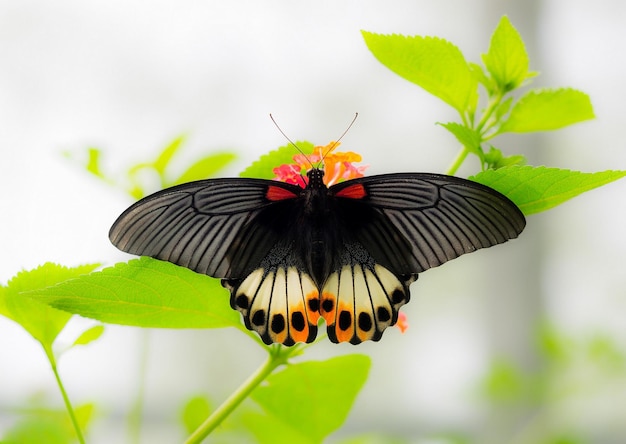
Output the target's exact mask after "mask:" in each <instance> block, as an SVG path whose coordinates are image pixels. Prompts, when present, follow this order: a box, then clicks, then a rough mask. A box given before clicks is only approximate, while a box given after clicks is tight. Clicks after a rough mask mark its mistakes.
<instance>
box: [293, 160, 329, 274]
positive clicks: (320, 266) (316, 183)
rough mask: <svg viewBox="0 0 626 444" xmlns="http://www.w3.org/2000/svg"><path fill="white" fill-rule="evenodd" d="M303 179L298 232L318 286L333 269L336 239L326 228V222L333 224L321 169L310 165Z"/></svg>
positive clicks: (309, 267)
mask: <svg viewBox="0 0 626 444" xmlns="http://www.w3.org/2000/svg"><path fill="white" fill-rule="evenodd" d="M307 178H308V184H307V186H306V188H305V189H304V190H303V192H302V194H301V196H302V198H303V200H304V202H303V205H302V217H303V218H304V219H306V222H305V223H302V224H301V227H302V229H301V230H300V235H301V236H302V237H303V238H304V239H302V240H304V241H305V242H303V243H302V245H303V247H304V248H305V249H306V252H307V253H308V254H306V255H305V257H306V258H307V262H308V263H307V264H306V267H307V268H308V271H309V272H310V274H311V276H312V277H313V279H314V280H315V282H316V284H317V285H318V286H321V285H323V283H324V281H325V280H326V278H327V277H328V275H329V274H330V273H331V272H332V271H333V268H334V265H335V264H333V257H334V252H335V250H336V248H337V242H338V239H337V238H336V235H335V234H336V233H335V231H333V230H332V229H329V225H330V226H332V225H333V223H334V214H333V208H332V207H333V206H332V202H331V201H330V198H329V195H328V188H327V187H326V184H324V171H323V170H320V169H318V168H313V169H311V170H310V171H309V172H308V173H307ZM303 222H304V221H303Z"/></svg>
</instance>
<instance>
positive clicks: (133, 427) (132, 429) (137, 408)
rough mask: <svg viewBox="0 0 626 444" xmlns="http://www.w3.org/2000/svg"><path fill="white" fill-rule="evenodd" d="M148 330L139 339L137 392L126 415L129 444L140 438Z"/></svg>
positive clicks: (136, 442)
mask: <svg viewBox="0 0 626 444" xmlns="http://www.w3.org/2000/svg"><path fill="white" fill-rule="evenodd" d="M150 335H151V332H150V330H149V329H143V330H142V332H141V338H140V347H141V351H140V353H139V374H138V375H137V378H138V381H137V392H136V394H135V400H134V402H133V406H132V408H131V410H130V412H129V414H128V434H129V437H130V442H132V443H135V444H139V442H140V437H141V415H142V414H143V403H144V395H145V389H146V374H147V372H148V357H149V354H150Z"/></svg>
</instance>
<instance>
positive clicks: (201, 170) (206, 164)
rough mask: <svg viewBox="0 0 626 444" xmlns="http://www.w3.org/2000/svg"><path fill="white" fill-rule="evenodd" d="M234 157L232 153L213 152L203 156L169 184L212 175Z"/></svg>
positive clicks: (191, 180) (201, 178) (206, 177)
mask: <svg viewBox="0 0 626 444" xmlns="http://www.w3.org/2000/svg"><path fill="white" fill-rule="evenodd" d="M236 158H237V156H236V155H235V154H233V153H214V154H211V155H209V156H206V157H203V158H202V159H200V160H198V161H197V162H195V163H193V164H192V165H191V166H190V167H189V168H187V170H186V171H185V172H184V173H183V174H181V176H180V177H179V178H178V179H176V180H175V181H174V182H172V183H171V184H170V186H173V185H178V184H181V183H186V182H193V181H194V180H203V179H208V178H210V177H213V176H215V175H216V174H217V173H218V172H219V171H220V170H222V169H224V168H225V167H226V166H227V165H228V164H229V163H231V162H232V161H233V160H235V159H236Z"/></svg>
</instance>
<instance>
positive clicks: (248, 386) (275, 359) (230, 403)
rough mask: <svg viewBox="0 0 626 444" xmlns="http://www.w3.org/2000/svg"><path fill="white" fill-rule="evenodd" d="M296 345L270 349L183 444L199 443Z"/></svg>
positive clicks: (282, 362)
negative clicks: (265, 358)
mask: <svg viewBox="0 0 626 444" xmlns="http://www.w3.org/2000/svg"><path fill="white" fill-rule="evenodd" d="M296 348H297V346H294V347H292V348H291V349H288V350H284V349H283V348H282V346H279V347H277V348H271V349H270V355H269V356H268V358H267V360H266V361H265V362H264V363H263V365H261V367H259V368H258V369H257V370H256V371H255V372H254V373H253V374H252V375H250V377H249V378H248V379H247V380H246V381H245V382H244V383H243V384H242V385H241V386H239V388H238V389H237V390H236V391H235V392H233V393H232V394H231V395H230V396H229V397H228V398H227V399H226V400H225V401H224V402H223V403H222V405H220V406H219V407H218V408H217V410H215V411H214V412H213V413H212V414H211V415H210V416H209V417H208V418H207V419H206V420H205V421H204V422H203V423H202V424H201V425H200V427H198V428H197V429H196V430H195V431H194V432H193V433H192V434H191V435H190V436H189V438H187V441H185V444H199V443H200V442H202V440H203V439H204V438H206V437H207V436H208V435H209V433H211V432H212V431H213V430H214V429H215V428H216V427H217V426H219V425H220V424H221V423H222V421H223V420H224V419H226V418H227V417H228V415H230V414H231V413H232V412H233V411H234V410H235V409H236V408H237V407H238V406H239V404H241V402H242V401H243V400H244V399H246V398H247V397H248V395H250V393H252V391H253V390H254V389H255V388H256V387H257V386H258V385H259V384H260V383H261V382H263V381H264V380H265V378H267V377H268V376H269V375H270V374H271V373H272V372H273V371H274V370H275V369H276V368H277V367H279V366H280V365H282V364H285V363H286V362H287V359H288V358H289V356H290V355H291V354H293V352H294V351H295V349H296Z"/></svg>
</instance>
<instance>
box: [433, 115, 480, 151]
mask: <svg viewBox="0 0 626 444" xmlns="http://www.w3.org/2000/svg"><path fill="white" fill-rule="evenodd" d="M440 125H441V126H443V127H444V128H445V129H447V130H448V131H450V132H451V133H452V134H453V135H454V137H456V138H457V140H458V141H459V142H461V145H463V146H464V147H465V148H467V149H468V150H469V151H470V152H472V153H474V154H476V155H477V156H478V157H480V158H481V159H483V150H482V148H481V147H480V143H481V142H482V137H481V135H480V134H479V133H478V132H477V131H476V130H473V129H471V128H468V127H467V126H465V125H461V124H460V123H456V122H448V123H440Z"/></svg>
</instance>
